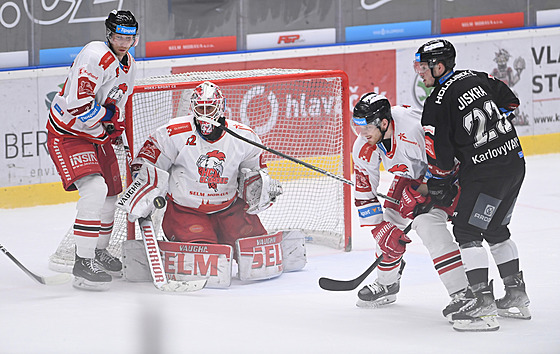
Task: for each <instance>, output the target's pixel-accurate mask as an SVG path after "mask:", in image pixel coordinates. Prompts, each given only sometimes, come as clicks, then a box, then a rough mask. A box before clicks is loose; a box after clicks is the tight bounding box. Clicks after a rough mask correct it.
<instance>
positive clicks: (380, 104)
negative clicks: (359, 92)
mask: <svg viewBox="0 0 560 354" xmlns="http://www.w3.org/2000/svg"><path fill="white" fill-rule="evenodd" d="M383 118H385V119H387V120H388V121H391V120H392V119H393V116H392V115H391V103H390V102H389V100H388V99H387V97H385V96H383V95H379V94H377V93H375V92H369V93H366V94H365V95H363V96H362V98H360V101H359V102H358V103H356V105H355V106H354V112H353V117H352V120H353V121H354V123H355V124H356V125H358V126H363V125H367V124H373V125H375V126H377V127H379V126H380V125H381V121H382V120H383Z"/></svg>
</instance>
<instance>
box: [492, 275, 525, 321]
mask: <svg viewBox="0 0 560 354" xmlns="http://www.w3.org/2000/svg"><path fill="white" fill-rule="evenodd" d="M504 285H505V290H506V294H505V296H504V297H503V298H501V299H498V300H496V306H497V308H498V315H499V316H502V317H509V318H517V319H521V320H530V319H531V312H530V311H529V304H530V303H531V301H529V297H528V296H527V293H526V292H525V282H524V281H523V272H519V273H517V274H513V275H510V276H507V277H505V278H504Z"/></svg>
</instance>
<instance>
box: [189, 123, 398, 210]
mask: <svg viewBox="0 0 560 354" xmlns="http://www.w3.org/2000/svg"><path fill="white" fill-rule="evenodd" d="M197 119H198V120H201V121H203V122H206V123H210V124H212V125H214V126H216V127H218V128H220V129H222V130H224V131H225V132H227V133H229V134H231V135H232V136H234V137H235V138H237V139H239V140H243V141H244V142H246V143H249V144H251V145H254V146H256V147H258V148H261V149H263V150H265V151H268V152H270V153H271V154H274V155H277V156H280V157H283V158H285V159H287V160H290V161H292V162H295V163H297V164H299V165H302V166H305V167H307V168H309V169H311V170H313V171H315V172H319V173H322V174H324V175H326V176H328V177H331V178H334V179H336V180H338V181H340V182H343V183H346V184H348V185H351V186H353V185H354V182H352V181H350V180H347V179H346V178H344V177H342V176H338V175H335V174H334V173H331V172H329V171H327V170H324V169H322V168H320V167H317V166H314V165H312V164H310V163H307V162H305V161H302V160H299V159H296V158H295V157H292V156H290V155H286V154H284V153H283V152H280V151H276V150H274V149H272V148H269V147H268V146H265V145H263V144H259V143H257V142H256V141H253V140H251V139H247V138H245V137H244V136H241V135H239V134H237V133H236V132H234V131H232V130H231V129H229V128H228V127H226V126H225V125H224V124H221V123H220V122H218V121H215V120H213V119H208V118H204V117H197ZM376 194H377V195H378V196H380V197H381V198H384V199H387V200H388V201H390V202H393V203H395V204H399V202H400V201H399V200H398V199H395V198H391V197H389V196H387V195H384V194H381V193H376Z"/></svg>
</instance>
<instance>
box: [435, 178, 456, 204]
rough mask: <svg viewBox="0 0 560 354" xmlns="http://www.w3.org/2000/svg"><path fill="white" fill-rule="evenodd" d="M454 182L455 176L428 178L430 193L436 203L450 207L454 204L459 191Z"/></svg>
mask: <svg viewBox="0 0 560 354" xmlns="http://www.w3.org/2000/svg"><path fill="white" fill-rule="evenodd" d="M454 182H455V176H449V177H445V178H434V177H432V178H430V179H429V180H428V194H429V195H430V197H431V198H432V199H433V200H434V204H435V205H439V206H442V207H449V206H451V204H453V198H455V196H456V195H457V193H458V192H459V188H458V187H457V185H456V184H455V183H454Z"/></svg>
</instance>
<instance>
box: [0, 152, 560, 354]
mask: <svg viewBox="0 0 560 354" xmlns="http://www.w3.org/2000/svg"><path fill="white" fill-rule="evenodd" d="M559 175H560V154H550V155H541V156H530V157H528V158H527V176H526V179H525V183H524V185H523V188H522V190H521V194H520V197H519V199H518V202H517V206H516V209H515V211H514V214H513V220H512V223H511V224H510V226H511V231H512V235H513V236H512V239H513V240H514V241H515V242H516V243H517V246H518V248H519V253H520V262H521V268H522V270H523V271H524V276H525V280H526V283H527V292H528V294H529V297H530V299H531V307H530V308H531V312H532V315H533V319H531V320H529V321H524V320H514V319H500V326H501V328H500V330H499V331H497V332H488V333H459V332H455V331H454V330H453V329H452V328H451V325H450V324H449V323H448V322H447V321H446V320H445V319H444V318H443V316H442V315H441V310H442V309H443V308H444V307H445V306H446V305H447V303H448V302H449V298H448V296H447V294H446V292H445V288H444V287H443V285H442V284H441V282H440V281H439V278H438V277H437V275H436V272H435V270H434V269H433V266H432V264H431V260H430V258H429V256H428V253H427V251H426V249H425V248H424V246H423V245H422V242H421V241H420V239H419V238H418V237H417V236H416V235H415V234H414V233H413V232H411V234H410V236H411V238H412V240H413V243H412V244H410V245H409V246H408V249H407V252H406V254H405V259H406V261H407V267H406V269H405V272H404V275H403V278H402V280H401V291H400V293H399V294H398V299H397V302H396V303H394V304H392V305H388V306H386V307H383V308H378V309H359V308H357V307H356V306H355V302H356V299H357V296H356V294H357V291H358V290H359V289H360V288H361V286H360V287H359V288H358V289H356V290H354V291H349V292H327V291H324V290H322V289H321V288H319V286H318V284H317V280H318V279H319V278H320V277H322V276H326V277H331V278H336V279H350V278H354V277H356V276H357V275H359V274H361V273H362V272H363V271H364V270H365V269H366V268H367V267H368V266H369V265H370V264H371V263H372V262H373V260H374V240H373V238H372V237H371V234H370V233H369V231H368V230H365V229H364V230H360V229H359V228H356V227H354V231H353V251H352V252H348V253H345V252H342V251H339V250H334V249H329V248H326V247H322V246H317V245H308V264H307V265H306V267H305V268H304V269H303V270H302V271H299V272H293V273H286V274H283V275H282V276H281V277H279V278H276V279H273V280H268V281H260V282H256V283H246V282H240V281H239V280H234V281H233V283H232V285H231V287H230V288H227V289H203V290H201V291H198V292H195V293H188V294H165V293H162V292H159V291H158V290H156V289H155V288H154V286H153V285H152V284H151V283H130V282H126V281H124V280H122V279H119V280H115V281H114V282H113V283H112V285H111V289H110V290H109V291H107V292H100V293H97V292H86V291H80V290H77V289H74V288H73V287H72V286H71V285H70V284H65V285H60V286H44V285H40V284H38V283H36V282H34V281H33V280H32V279H31V278H29V277H28V276H27V275H26V274H25V273H23V272H22V271H21V270H20V269H19V268H18V267H17V266H16V265H15V264H14V263H13V262H12V261H11V260H10V259H8V257H6V256H5V255H4V254H0V353H2V354H4V353H9V354H13V353H58V354H62V353H106V354H110V353H119V354H125V353H146V354H148V353H150V354H155V353H374V354H375V353H471V354H472V353H493V354H497V353H560V321H559V319H560V300H559V297H560V282H559V281H558V273H559V270H560V232H559V231H558V229H559V227H558V225H559V224H560V188H559V182H558V176H559ZM389 181H390V176H388V175H385V174H384V175H383V183H385V184H384V185H383V186H382V187H381V188H380V192H385V191H386V186H387V185H388V182H389ZM74 216H75V203H69V204H60V205H54V206H41V207H33V208H20V209H11V210H0V224H1V225H2V229H3V231H2V233H1V235H2V236H1V237H0V244H2V245H4V246H5V247H6V248H7V249H8V250H9V251H10V252H11V253H12V254H13V255H14V256H15V257H16V258H18V259H19V260H20V261H21V262H22V263H23V264H24V265H25V266H27V267H28V268H30V269H31V270H32V271H34V272H36V273H38V274H41V275H52V274H54V273H53V272H52V271H50V270H49V269H48V267H47V263H48V257H49V255H50V254H51V253H53V252H54V251H55V250H56V248H57V246H58V243H59V242H60V240H61V239H62V237H63V235H64V234H65V233H66V231H67V230H68V228H69V226H70V225H71V224H72V222H73V220H74ZM490 264H491V268H490V269H491V274H490V276H491V278H493V279H495V284H494V294H495V296H496V297H501V296H502V295H503V287H502V282H501V280H500V279H499V276H498V273H497V270H496V268H495V266H494V264H493V262H492V261H491V263H490ZM374 279H375V273H374V274H372V275H371V276H370V277H369V278H368V279H367V280H366V282H364V284H363V285H365V284H366V283H371V282H373V280H374Z"/></svg>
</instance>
